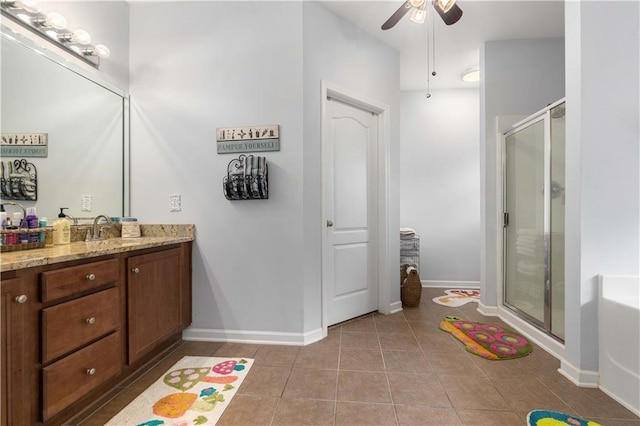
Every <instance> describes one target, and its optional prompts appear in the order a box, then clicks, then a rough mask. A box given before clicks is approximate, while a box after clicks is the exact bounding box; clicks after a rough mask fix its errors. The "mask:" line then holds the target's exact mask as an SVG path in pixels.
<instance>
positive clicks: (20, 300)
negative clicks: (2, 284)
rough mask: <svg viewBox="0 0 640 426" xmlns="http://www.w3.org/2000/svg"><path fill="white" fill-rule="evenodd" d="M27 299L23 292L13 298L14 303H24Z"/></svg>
mask: <svg viewBox="0 0 640 426" xmlns="http://www.w3.org/2000/svg"><path fill="white" fill-rule="evenodd" d="M27 300H29V298H28V297H27V296H26V295H24V294H21V295H20V296H16V298H15V301H16V303H26V301H27Z"/></svg>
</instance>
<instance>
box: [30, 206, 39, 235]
mask: <svg viewBox="0 0 640 426" xmlns="http://www.w3.org/2000/svg"><path fill="white" fill-rule="evenodd" d="M37 227H38V216H37V215H36V208H35V207H28V208H27V228H29V229H34V228H37ZM39 240H40V234H39V233H38V232H29V242H30V243H37V242H38V241H39Z"/></svg>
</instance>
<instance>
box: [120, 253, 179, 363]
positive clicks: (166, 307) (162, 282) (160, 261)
mask: <svg viewBox="0 0 640 426" xmlns="http://www.w3.org/2000/svg"><path fill="white" fill-rule="evenodd" d="M127 269H128V272H127V299H128V301H127V311H128V312H127V319H128V322H129V364H131V363H133V362H135V361H137V360H139V359H140V358H141V357H143V356H144V355H145V354H147V353H149V352H150V351H152V350H153V349H154V348H156V347H157V346H159V345H161V344H162V343H164V342H165V341H166V339H168V338H169V337H171V336H172V335H174V334H175V333H178V332H179V331H181V330H182V328H183V327H182V309H183V308H182V307H183V300H182V299H183V292H182V282H181V277H182V271H181V250H180V249H179V248H175V249H169V250H163V251H159V252H153V253H148V254H143V255H139V256H132V257H130V258H128V259H127Z"/></svg>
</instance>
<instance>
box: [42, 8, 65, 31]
mask: <svg viewBox="0 0 640 426" xmlns="http://www.w3.org/2000/svg"><path fill="white" fill-rule="evenodd" d="M45 24H46V26H47V27H51V28H55V29H56V30H64V29H65V28H66V27H67V20H66V19H64V16H62V15H60V14H59V13H57V12H49V13H48V14H47V19H46V20H45Z"/></svg>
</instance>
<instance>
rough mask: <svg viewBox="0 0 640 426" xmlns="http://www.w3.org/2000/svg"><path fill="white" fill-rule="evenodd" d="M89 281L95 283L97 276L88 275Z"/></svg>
mask: <svg viewBox="0 0 640 426" xmlns="http://www.w3.org/2000/svg"><path fill="white" fill-rule="evenodd" d="M86 278H87V281H93V280H95V279H96V274H87V276H86Z"/></svg>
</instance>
